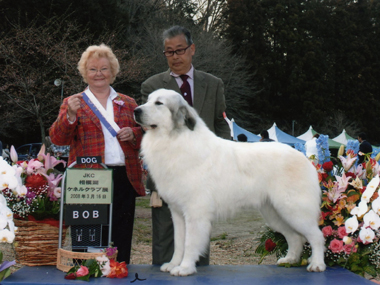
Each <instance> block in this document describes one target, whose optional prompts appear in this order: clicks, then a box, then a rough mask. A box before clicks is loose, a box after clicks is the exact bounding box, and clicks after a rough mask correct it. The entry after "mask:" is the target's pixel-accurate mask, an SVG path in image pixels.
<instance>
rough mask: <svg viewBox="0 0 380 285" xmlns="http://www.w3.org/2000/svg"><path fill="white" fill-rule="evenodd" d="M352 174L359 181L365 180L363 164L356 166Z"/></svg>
mask: <svg viewBox="0 0 380 285" xmlns="http://www.w3.org/2000/svg"><path fill="white" fill-rule="evenodd" d="M354 173H355V175H356V177H358V178H359V179H365V178H366V174H367V172H366V170H365V169H363V164H359V165H358V166H356V167H355V170H354Z"/></svg>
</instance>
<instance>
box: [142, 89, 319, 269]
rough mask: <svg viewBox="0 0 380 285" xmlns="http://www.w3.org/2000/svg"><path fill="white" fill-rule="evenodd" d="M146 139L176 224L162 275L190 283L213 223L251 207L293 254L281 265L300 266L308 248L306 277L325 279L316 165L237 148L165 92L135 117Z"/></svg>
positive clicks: (294, 155)
mask: <svg viewBox="0 0 380 285" xmlns="http://www.w3.org/2000/svg"><path fill="white" fill-rule="evenodd" d="M135 120H136V122H137V123H139V124H140V125H141V126H143V127H144V128H145V129H146V130H147V131H146V134H145V135H144V137H143V141H142V145H141V149H142V155H143V158H144V161H145V163H146V164H147V166H148V169H149V173H150V175H151V176H152V178H153V180H154V181H155V183H156V187H157V191H158V192H159V194H160V195H161V197H162V198H163V199H164V200H165V201H166V202H167V203H168V205H169V208H170V211H171V213H172V218H173V223H174V245H175V249H174V254H173V258H172V260H171V261H170V262H169V263H165V264H163V265H162V266H161V270H162V271H169V272H170V273H171V274H172V275H178V276H186V275H189V274H193V273H195V272H196V267H195V263H196V261H197V259H198V257H199V255H201V254H203V253H204V252H205V250H206V249H207V246H208V244H209V239H210V233H211V223H212V221H214V220H215V219H218V218H227V217H229V216H231V215H233V214H234V213H235V212H236V211H237V210H239V209H241V208H242V207H247V206H254V207H256V208H258V209H259V210H260V212H261V213H262V215H263V217H264V219H265V221H266V222H267V223H268V225H269V226H270V227H271V228H272V229H273V230H275V231H278V232H280V233H282V234H283V235H284V236H285V238H286V240H287V243H288V246H289V250H288V253H287V255H286V256H285V257H283V258H281V259H279V260H278V264H282V263H296V262H298V261H299V259H300V255H301V252H302V249H303V244H304V243H305V242H306V241H308V242H309V243H310V245H311V247H312V256H311V257H310V259H309V265H308V267H307V269H308V270H309V271H324V270H325V268H326V266H325V263H324V238H323V234H322V232H321V231H320V229H319V228H318V218H319V214H320V203H321V190H320V188H319V183H318V176H317V172H316V170H315V168H314V166H313V165H312V164H311V162H310V161H309V160H308V159H307V158H306V157H305V156H304V155H303V154H302V153H300V152H298V151H296V150H294V149H292V148H291V147H290V146H287V145H285V144H281V143H276V142H270V143H254V144H251V143H240V142H233V141H229V140H224V139H221V138H218V137H217V136H215V134H213V133H212V132H211V131H210V130H209V129H208V128H207V127H206V125H205V123H204V122H203V121H202V119H201V118H200V117H199V116H198V115H197V113H196V111H195V110H194V109H193V108H192V107H190V106H189V105H188V104H187V103H186V101H185V100H184V99H183V98H182V96H181V95H180V94H178V93H176V92H175V91H172V90H166V89H160V90H157V91H155V92H153V93H152V94H150V95H149V98H148V102H147V103H146V104H144V105H141V106H139V107H138V108H136V110H135Z"/></svg>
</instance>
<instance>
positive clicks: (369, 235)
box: [359, 228, 375, 243]
mask: <svg viewBox="0 0 380 285" xmlns="http://www.w3.org/2000/svg"><path fill="white" fill-rule="evenodd" d="M359 237H360V239H361V240H362V241H363V243H371V242H373V239H374V238H375V233H374V232H373V230H371V229H365V228H362V229H361V230H360V232H359Z"/></svg>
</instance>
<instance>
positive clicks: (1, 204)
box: [0, 194, 7, 209]
mask: <svg viewBox="0 0 380 285" xmlns="http://www.w3.org/2000/svg"><path fill="white" fill-rule="evenodd" d="M6 206H7V200H5V198H4V196H3V195H2V194H0V209H1V208H3V207H6Z"/></svg>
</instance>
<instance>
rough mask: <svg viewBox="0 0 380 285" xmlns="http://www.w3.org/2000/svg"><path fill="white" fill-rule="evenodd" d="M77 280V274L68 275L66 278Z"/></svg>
mask: <svg viewBox="0 0 380 285" xmlns="http://www.w3.org/2000/svg"><path fill="white" fill-rule="evenodd" d="M75 278H77V277H76V276H75V273H70V274H67V275H66V276H65V279H69V280H75Z"/></svg>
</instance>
